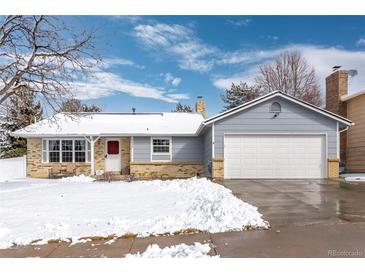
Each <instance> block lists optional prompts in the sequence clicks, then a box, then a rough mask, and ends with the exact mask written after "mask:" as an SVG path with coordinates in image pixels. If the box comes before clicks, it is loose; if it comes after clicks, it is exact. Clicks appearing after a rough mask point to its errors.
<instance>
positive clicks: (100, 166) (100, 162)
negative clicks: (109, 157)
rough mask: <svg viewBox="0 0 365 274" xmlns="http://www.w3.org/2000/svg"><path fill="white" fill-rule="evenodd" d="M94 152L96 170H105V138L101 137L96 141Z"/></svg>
mask: <svg viewBox="0 0 365 274" xmlns="http://www.w3.org/2000/svg"><path fill="white" fill-rule="evenodd" d="M94 154H95V155H94V159H95V171H96V170H104V171H105V138H100V139H99V140H97V141H96V143H95V151H94Z"/></svg>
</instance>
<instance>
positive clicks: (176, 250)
mask: <svg viewBox="0 0 365 274" xmlns="http://www.w3.org/2000/svg"><path fill="white" fill-rule="evenodd" d="M209 251H210V246H209V244H201V243H194V245H186V244H179V245H173V246H169V247H165V248H160V247H159V246H158V245H157V244H152V245H149V246H148V247H147V249H146V251H145V252H143V253H136V254H127V255H126V256H125V257H126V258H204V257H212V256H209V255H208V253H209ZM214 257H219V256H214Z"/></svg>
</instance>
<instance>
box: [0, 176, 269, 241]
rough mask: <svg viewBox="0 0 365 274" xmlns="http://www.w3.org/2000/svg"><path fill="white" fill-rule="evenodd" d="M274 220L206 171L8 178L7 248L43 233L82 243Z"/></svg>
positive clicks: (0, 215) (1, 218) (3, 201)
mask: <svg viewBox="0 0 365 274" xmlns="http://www.w3.org/2000/svg"><path fill="white" fill-rule="evenodd" d="M78 180H80V181H81V182H77V181H78ZM267 226H268V224H267V223H266V222H265V221H264V220H263V219H262V216H261V214H260V213H259V212H258V211H257V208H256V207H254V206H252V205H250V204H247V203H244V202H242V201H241V200H240V199H238V198H236V197H235V196H234V195H233V194H232V193H231V191H230V190H229V189H227V188H225V187H223V186H220V185H218V184H215V183H212V182H211V181H209V180H207V179H205V178H202V179H197V178H191V179H186V180H169V181H160V180H154V181H139V182H133V183H127V182H113V183H107V182H89V179H87V178H80V179H77V178H73V179H72V180H46V179H44V180H41V179H24V180H13V181H9V182H0V248H6V247H10V246H11V245H12V244H19V245H21V244H28V243H31V242H32V241H35V240H41V241H39V242H38V243H45V242H47V241H48V240H56V239H60V240H69V239H72V241H74V242H75V241H77V240H78V239H80V238H81V237H92V236H101V237H107V236H110V235H114V236H122V235H126V234H130V233H132V234H136V235H138V236H148V235H152V234H154V235H157V234H165V233H174V232H178V231H184V230H190V229H194V230H200V231H209V232H223V231H229V230H241V229H245V228H264V227H267Z"/></svg>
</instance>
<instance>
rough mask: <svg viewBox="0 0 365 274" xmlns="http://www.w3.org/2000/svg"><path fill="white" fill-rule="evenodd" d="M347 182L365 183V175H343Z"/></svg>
mask: <svg viewBox="0 0 365 274" xmlns="http://www.w3.org/2000/svg"><path fill="white" fill-rule="evenodd" d="M342 176H343V177H345V180H346V181H347V182H359V183H360V182H365V173H352V174H351V173H349V174H343V175H342Z"/></svg>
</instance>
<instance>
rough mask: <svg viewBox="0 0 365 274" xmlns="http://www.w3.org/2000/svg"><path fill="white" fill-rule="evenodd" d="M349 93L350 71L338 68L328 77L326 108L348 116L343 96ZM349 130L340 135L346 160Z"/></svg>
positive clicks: (343, 155)
mask: <svg viewBox="0 0 365 274" xmlns="http://www.w3.org/2000/svg"><path fill="white" fill-rule="evenodd" d="M347 94H348V72H347V71H346V70H338V71H335V72H334V73H332V74H331V75H330V76H328V77H327V78H326V109H327V110H329V111H331V112H334V113H337V114H339V115H341V116H343V117H347V104H346V102H341V97H342V96H344V95H347ZM346 145H347V132H344V133H341V135H340V159H341V161H343V162H346Z"/></svg>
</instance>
